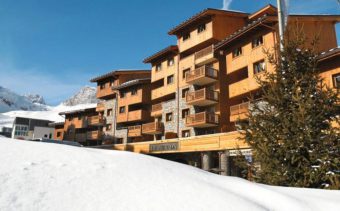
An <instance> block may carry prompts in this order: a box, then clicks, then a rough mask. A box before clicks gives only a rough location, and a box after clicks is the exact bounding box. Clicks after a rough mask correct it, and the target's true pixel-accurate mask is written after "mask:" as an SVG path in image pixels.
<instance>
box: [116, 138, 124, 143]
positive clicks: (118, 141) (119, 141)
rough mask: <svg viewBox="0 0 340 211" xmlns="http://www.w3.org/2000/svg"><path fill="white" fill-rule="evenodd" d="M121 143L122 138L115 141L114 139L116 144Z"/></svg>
mask: <svg viewBox="0 0 340 211" xmlns="http://www.w3.org/2000/svg"><path fill="white" fill-rule="evenodd" d="M123 141H124V139H123V138H117V139H116V144H122V143H123Z"/></svg>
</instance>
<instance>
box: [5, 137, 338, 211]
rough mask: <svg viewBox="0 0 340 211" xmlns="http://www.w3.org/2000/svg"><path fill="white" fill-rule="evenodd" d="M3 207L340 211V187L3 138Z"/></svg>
mask: <svg viewBox="0 0 340 211" xmlns="http://www.w3.org/2000/svg"><path fill="white" fill-rule="evenodd" d="M0 160H1V165H0V210H63V211H64V210H72V211H73V210H138V211H139V210H148V211H150V210H157V211H158V210H171V211H173V210H186V211H188V210H195V211H196V210H209V211H210V210H251V211H255V210H285V211H286V210H289V211H293V210H299V211H301V210H327V211H328V210H339V207H340V200H339V199H340V191H326V190H315V189H299V188H284V187H273V186H267V185H261V184H256V183H252V182H248V181H246V180H243V179H240V178H234V177H225V176H219V175H215V174H211V173H208V172H205V171H202V170H200V169H197V168H194V167H190V166H187V165H183V164H179V163H175V162H170V161H166V160H162V159H158V158H153V157H150V156H146V155H139V154H133V153H129V152H120V151H112V150H99V149H88V148H80V147H71V146H65V145H57V144H50V143H37V142H28V141H16V140H12V139H5V138H0Z"/></svg>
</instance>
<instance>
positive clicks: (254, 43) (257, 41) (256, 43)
mask: <svg viewBox="0 0 340 211" xmlns="http://www.w3.org/2000/svg"><path fill="white" fill-rule="evenodd" d="M251 45H252V47H253V48H256V47H257V46H260V45H263V36H259V37H256V38H255V39H253V41H252V43H251Z"/></svg>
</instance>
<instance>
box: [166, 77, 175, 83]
mask: <svg viewBox="0 0 340 211" xmlns="http://www.w3.org/2000/svg"><path fill="white" fill-rule="evenodd" d="M170 78H172V81H171V83H169V79H170ZM174 83H175V76H174V75H169V76H167V77H166V84H167V85H170V84H174Z"/></svg>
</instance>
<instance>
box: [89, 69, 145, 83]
mask: <svg viewBox="0 0 340 211" xmlns="http://www.w3.org/2000/svg"><path fill="white" fill-rule="evenodd" d="M132 72H150V70H143V69H117V70H112V71H110V72H108V73H105V74H103V75H100V76H97V77H95V78H92V79H91V80H90V82H97V81H100V80H103V79H105V78H108V77H114V76H116V75H119V74H129V73H132Z"/></svg>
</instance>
